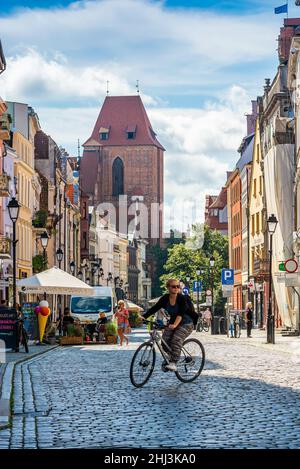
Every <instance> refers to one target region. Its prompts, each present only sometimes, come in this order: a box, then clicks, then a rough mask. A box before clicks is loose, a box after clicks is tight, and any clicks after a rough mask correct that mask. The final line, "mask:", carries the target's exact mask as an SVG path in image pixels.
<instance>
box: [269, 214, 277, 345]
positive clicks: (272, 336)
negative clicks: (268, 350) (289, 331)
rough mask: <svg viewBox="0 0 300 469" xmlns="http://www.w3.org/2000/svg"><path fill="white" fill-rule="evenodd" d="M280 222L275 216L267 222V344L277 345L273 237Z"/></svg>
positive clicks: (270, 217) (271, 216)
mask: <svg viewBox="0 0 300 469" xmlns="http://www.w3.org/2000/svg"><path fill="white" fill-rule="evenodd" d="M277 224H278V220H277V218H276V217H275V215H274V214H272V215H270V216H269V218H268V220H267V225H268V232H269V235H270V244H269V247H270V248H269V263H270V265H269V282H270V283H269V308H268V322H267V343H268V344H275V320H274V315H273V314H272V255H273V235H274V233H275V231H276V228H277Z"/></svg>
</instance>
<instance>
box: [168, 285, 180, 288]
mask: <svg viewBox="0 0 300 469" xmlns="http://www.w3.org/2000/svg"><path fill="white" fill-rule="evenodd" d="M170 288H180V285H170Z"/></svg>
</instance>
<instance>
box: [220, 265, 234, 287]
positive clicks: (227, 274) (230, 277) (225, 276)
mask: <svg viewBox="0 0 300 469" xmlns="http://www.w3.org/2000/svg"><path fill="white" fill-rule="evenodd" d="M222 285H234V270H233V269H222Z"/></svg>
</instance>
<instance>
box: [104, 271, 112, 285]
mask: <svg viewBox="0 0 300 469" xmlns="http://www.w3.org/2000/svg"><path fill="white" fill-rule="evenodd" d="M112 279H113V276H112V273H111V272H108V277H107V279H106V280H107V285H108V283H109V282H111V281H112Z"/></svg>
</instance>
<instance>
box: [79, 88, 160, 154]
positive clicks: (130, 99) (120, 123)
mask: <svg viewBox="0 0 300 469" xmlns="http://www.w3.org/2000/svg"><path fill="white" fill-rule="evenodd" d="M101 127H102V128H109V137H108V140H100V136H99V130H100V128H101ZM129 128H130V129H133V128H135V129H136V133H135V138H134V139H128V138H127V134H126V132H127V131H129V130H127V129H129ZM130 131H131V130H130ZM91 138H92V139H93V140H96V141H97V142H98V143H99V144H102V145H104V146H115V145H116V146H119V145H121V146H135V145H155V146H157V147H158V148H161V149H162V150H164V148H163V146H162V145H161V144H160V143H159V141H158V140H157V139H156V136H155V132H154V131H153V129H152V126H151V123H150V121H149V118H148V116H147V113H146V110H145V108H144V105H143V102H142V100H141V97H140V96H107V97H106V98H105V100H104V103H103V106H102V108H101V111H100V114H99V116H98V119H97V122H96V124H95V127H94V130H93V132H92V135H91V137H90V139H91ZM90 139H88V140H90Z"/></svg>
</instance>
